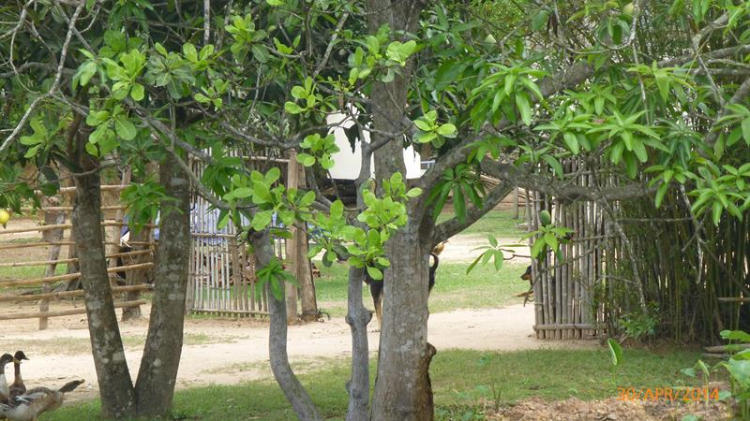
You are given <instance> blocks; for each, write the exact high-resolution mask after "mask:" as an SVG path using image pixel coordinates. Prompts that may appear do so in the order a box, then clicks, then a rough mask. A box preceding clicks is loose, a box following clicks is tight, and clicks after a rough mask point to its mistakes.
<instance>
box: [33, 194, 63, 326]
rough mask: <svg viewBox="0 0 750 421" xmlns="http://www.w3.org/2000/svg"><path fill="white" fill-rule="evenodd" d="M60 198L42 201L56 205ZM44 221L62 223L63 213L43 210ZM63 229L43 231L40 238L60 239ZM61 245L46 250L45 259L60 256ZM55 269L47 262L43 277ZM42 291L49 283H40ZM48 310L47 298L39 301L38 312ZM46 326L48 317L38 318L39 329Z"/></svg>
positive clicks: (51, 240)
mask: <svg viewBox="0 0 750 421" xmlns="http://www.w3.org/2000/svg"><path fill="white" fill-rule="evenodd" d="M59 201H60V199H58V198H56V197H47V198H45V200H44V202H45V203H46V204H48V205H50V206H51V205H58V204H59ZM44 223H45V224H47V225H62V224H64V223H65V213H64V212H45V214H44ZM63 234H64V232H63V229H62V228H57V229H55V230H52V231H44V232H43V234H42V238H43V239H44V241H49V242H54V241H61V240H62V238H63ZM61 248H62V247H61V246H59V245H57V246H52V247H50V248H49V250H48V251H47V260H48V261H50V262H54V261H55V260H57V259H59V258H60V249H61ZM56 269H57V263H48V264H47V265H46V267H45V269H44V277H45V278H48V277H52V276H54V275H55V271H56ZM42 292H43V293H49V292H50V285H49V283H48V282H45V283H43V284H42ZM48 311H49V299H43V300H41V301H40V302H39V312H40V313H42V314H44V313H47V312H48ZM47 327H48V319H47V317H40V318H39V330H45V329H47Z"/></svg>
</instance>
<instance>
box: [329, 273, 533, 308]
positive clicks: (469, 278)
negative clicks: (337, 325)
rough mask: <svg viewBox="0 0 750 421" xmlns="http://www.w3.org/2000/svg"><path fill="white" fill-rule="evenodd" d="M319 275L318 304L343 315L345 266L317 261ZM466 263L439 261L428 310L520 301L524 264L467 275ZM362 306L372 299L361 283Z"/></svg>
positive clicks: (345, 289) (524, 289)
mask: <svg viewBox="0 0 750 421" xmlns="http://www.w3.org/2000/svg"><path fill="white" fill-rule="evenodd" d="M316 265H317V266H318V267H319V268H320V272H321V277H320V278H318V279H317V280H316V281H315V293H316V294H317V297H318V306H319V307H320V308H321V310H323V311H325V312H327V313H329V314H330V315H331V316H332V317H339V316H344V315H346V294H347V276H348V270H347V266H346V265H344V264H336V263H334V264H333V266H331V267H330V268H327V267H324V266H323V265H322V264H321V263H320V262H316ZM468 266H469V263H447V262H445V263H441V264H440V266H439V267H438V270H437V274H436V275H435V279H436V280H435V288H434V289H433V290H432V294H431V295H430V311H431V312H432V313H438V312H443V311H451V310H456V309H459V308H499V307H504V306H506V305H509V304H516V303H522V302H523V298H516V297H515V295H516V294H519V293H521V292H525V291H526V290H527V289H528V285H529V284H528V282H525V281H522V280H521V279H519V277H520V276H521V274H522V273H523V272H524V270H526V266H525V265H511V264H507V263H506V264H505V265H504V266H503V268H502V269H501V270H500V271H499V272H498V271H495V268H494V266H493V265H492V263H490V264H488V265H478V266H477V267H476V268H474V270H473V271H472V272H471V273H470V274H469V275H466V268H467V267H468ZM363 297H364V300H365V306H367V307H368V308H370V309H372V298H371V297H370V290H369V288H368V287H367V285H364V291H363Z"/></svg>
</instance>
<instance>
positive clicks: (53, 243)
mask: <svg viewBox="0 0 750 421" xmlns="http://www.w3.org/2000/svg"><path fill="white" fill-rule="evenodd" d="M102 244H104V245H110V244H118V245H119V244H120V243H119V242H117V243H113V242H109V241H104V242H102ZM128 244H130V245H133V246H156V244H157V243H155V242H153V241H131V242H129V243H128ZM73 245H75V241H40V242H34V243H12V244H7V243H6V244H4V245H1V246H0V250H14V249H20V248H31V247H50V246H73Z"/></svg>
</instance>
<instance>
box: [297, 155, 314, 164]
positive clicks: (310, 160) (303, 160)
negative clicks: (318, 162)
mask: <svg viewBox="0 0 750 421" xmlns="http://www.w3.org/2000/svg"><path fill="white" fill-rule="evenodd" d="M297 162H299V163H300V164H302V165H304V166H305V167H312V166H313V165H315V157H314V156H312V155H310V154H306V153H300V154H297Z"/></svg>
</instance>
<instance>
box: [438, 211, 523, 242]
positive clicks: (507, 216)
mask: <svg viewBox="0 0 750 421" xmlns="http://www.w3.org/2000/svg"><path fill="white" fill-rule="evenodd" d="M453 216H454V214H453V212H443V213H442V214H440V216H439V217H438V223H440V222H444V221H446V220H448V219H450V218H453ZM525 222H526V219H525V218H524V217H523V212H522V213H521V214H520V218H519V219H514V218H513V211H511V210H504V209H503V210H492V211H490V212H488V213H487V214H486V215H485V216H483V217H482V218H481V219H480V220H478V221H476V222H475V223H474V224H472V225H471V226H470V227H468V228H466V229H465V230H463V231H462V232H461V234H476V235H483V236H486V234H493V235H494V236H495V237H498V238H511V239H518V238H520V237H521V236H522V235H524V234H525V233H526V231H525V230H523V229H520V228H519V227H518V226H519V224H522V223H525Z"/></svg>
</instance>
